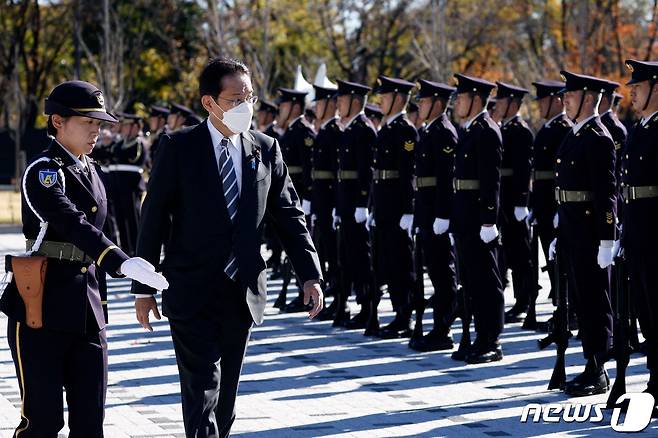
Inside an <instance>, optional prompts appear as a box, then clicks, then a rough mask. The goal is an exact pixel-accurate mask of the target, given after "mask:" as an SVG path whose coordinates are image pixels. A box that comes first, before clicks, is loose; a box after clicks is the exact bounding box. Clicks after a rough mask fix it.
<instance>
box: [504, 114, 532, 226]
mask: <svg viewBox="0 0 658 438" xmlns="http://www.w3.org/2000/svg"><path fill="white" fill-rule="evenodd" d="M500 132H501V135H502V137H503V161H502V168H501V181H500V191H501V193H500V196H501V199H500V204H501V210H502V214H503V215H505V216H506V217H507V220H508V221H512V220H516V219H515V218H514V207H527V206H528V201H529V197H530V196H529V193H530V176H531V172H532V142H533V137H534V136H533V133H532V130H531V129H530V128H529V127H528V124H527V123H526V122H525V121H524V120H523V119H522V118H521V116H519V115H516V116H514V117H512V118H511V119H510V120H508V121H507V123H505V124H503V126H502V127H501V129H500Z"/></svg>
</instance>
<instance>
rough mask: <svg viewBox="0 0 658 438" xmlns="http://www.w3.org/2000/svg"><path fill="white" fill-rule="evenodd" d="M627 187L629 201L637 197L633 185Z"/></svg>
mask: <svg viewBox="0 0 658 438" xmlns="http://www.w3.org/2000/svg"><path fill="white" fill-rule="evenodd" d="M628 188H629V195H630V196H629V199H630V200H631V201H633V200H635V199H637V194H636V193H635V186H630V187H628Z"/></svg>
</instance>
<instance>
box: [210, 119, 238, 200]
mask: <svg viewBox="0 0 658 438" xmlns="http://www.w3.org/2000/svg"><path fill="white" fill-rule="evenodd" d="M206 121H207V125H208V131H209V132H210V139H211V140H212V145H213V151H215V164H217V169H218V170H219V154H220V153H221V146H220V143H221V141H222V140H223V139H224V134H222V133H221V132H219V130H218V129H217V128H215V125H213V124H212V122H211V121H210V119H206ZM227 138H228V140H229V143H228V152H229V155H231V161H233V168H234V169H235V177H236V179H237V183H238V192H241V191H242V140H241V138H240V134H236V135H232V136H230V137H227Z"/></svg>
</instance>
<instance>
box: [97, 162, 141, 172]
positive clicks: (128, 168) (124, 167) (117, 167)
mask: <svg viewBox="0 0 658 438" xmlns="http://www.w3.org/2000/svg"><path fill="white" fill-rule="evenodd" d="M103 170H104V171H106V172H116V171H120V172H137V173H143V172H144V169H142V168H141V167H140V166H135V165H133V164H110V165H109V166H105V167H103Z"/></svg>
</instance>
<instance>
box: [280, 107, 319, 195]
mask: <svg viewBox="0 0 658 438" xmlns="http://www.w3.org/2000/svg"><path fill="white" fill-rule="evenodd" d="M314 141H315V132H314V131H313V127H312V126H311V125H309V124H308V122H306V120H305V119H304V117H303V116H300V117H298V118H297V119H296V120H294V121H293V122H292V123H291V124H290V126H288V129H286V132H285V133H284V134H283V136H282V137H281V152H282V153H283V159H284V160H285V162H286V165H287V166H288V172H289V173H290V179H291V180H292V183H293V185H294V186H295V190H297V194H298V195H299V197H300V199H307V198H306V196H307V192H310V190H311V151H312V148H313V143H314Z"/></svg>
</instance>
